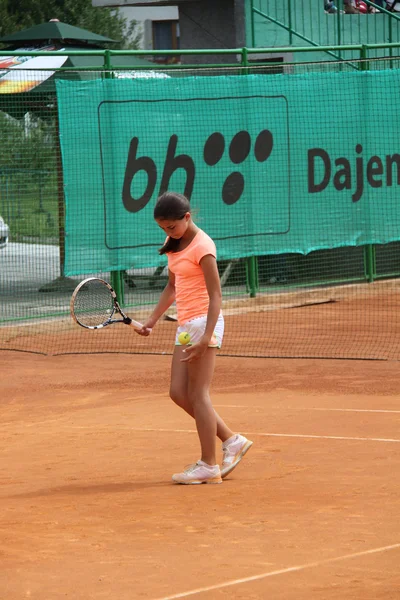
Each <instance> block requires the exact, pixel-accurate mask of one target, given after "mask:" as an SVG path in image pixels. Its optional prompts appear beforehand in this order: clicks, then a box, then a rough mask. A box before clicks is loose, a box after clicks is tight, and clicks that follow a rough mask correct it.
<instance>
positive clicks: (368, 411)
mask: <svg viewBox="0 0 400 600" xmlns="http://www.w3.org/2000/svg"><path fill="white" fill-rule="evenodd" d="M294 410H320V411H325V410H333V411H337V412H360V413H390V414H400V410H384V409H383V410H380V409H379V410H378V409H369V408H295V409H294Z"/></svg>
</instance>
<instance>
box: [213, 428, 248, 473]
mask: <svg viewBox="0 0 400 600" xmlns="http://www.w3.org/2000/svg"><path fill="white" fill-rule="evenodd" d="M252 445H253V442H251V441H250V440H248V439H246V438H245V437H244V436H243V435H240V434H238V433H237V434H236V435H234V436H232V437H230V438H229V440H226V442H224V443H223V444H222V452H223V454H224V457H223V460H222V468H221V477H226V476H227V475H229V473H231V472H232V471H233V469H234V468H235V467H237V465H238V464H239V463H240V461H241V460H242V458H243V456H244V455H245V454H246V452H248V451H249V450H250V448H251V447H252Z"/></svg>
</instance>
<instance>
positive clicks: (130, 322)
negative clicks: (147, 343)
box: [124, 317, 143, 331]
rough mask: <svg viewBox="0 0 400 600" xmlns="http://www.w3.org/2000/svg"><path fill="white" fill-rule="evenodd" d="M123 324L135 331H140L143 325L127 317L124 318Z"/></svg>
mask: <svg viewBox="0 0 400 600" xmlns="http://www.w3.org/2000/svg"><path fill="white" fill-rule="evenodd" d="M124 323H125V325H130V326H131V327H133V328H134V329H136V331H140V330H141V329H143V325H142V324H141V323H139V321H135V320H134V319H130V318H129V317H126V318H125V319H124Z"/></svg>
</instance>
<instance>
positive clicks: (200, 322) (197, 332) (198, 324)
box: [175, 315, 225, 348]
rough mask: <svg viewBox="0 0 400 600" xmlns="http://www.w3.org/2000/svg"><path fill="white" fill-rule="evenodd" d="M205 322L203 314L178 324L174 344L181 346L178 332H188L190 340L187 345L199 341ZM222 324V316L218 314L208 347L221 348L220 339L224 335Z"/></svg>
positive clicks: (205, 318) (223, 324)
mask: <svg viewBox="0 0 400 600" xmlns="http://www.w3.org/2000/svg"><path fill="white" fill-rule="evenodd" d="M206 324H207V316H204V317H196V318H195V319H191V320H190V321H187V322H186V323H184V324H183V325H179V327H178V329H177V330H176V338H175V346H182V344H181V343H180V341H179V340H178V336H179V334H180V333H188V334H189V335H190V342H189V344H188V346H190V345H191V344H195V343H196V342H199V341H200V339H201V338H202V336H203V335H204V332H205V329H206ZM224 326H225V323H224V317H223V316H222V315H219V317H218V321H217V323H216V325H215V329H214V335H213V336H212V338H211V340H210V343H209V344H208V347H209V348H221V346H222V339H223V337H224Z"/></svg>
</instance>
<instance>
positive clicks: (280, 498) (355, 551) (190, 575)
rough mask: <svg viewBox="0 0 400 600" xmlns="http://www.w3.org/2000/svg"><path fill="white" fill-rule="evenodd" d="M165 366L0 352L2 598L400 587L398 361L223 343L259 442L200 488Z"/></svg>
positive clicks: (145, 359) (264, 595)
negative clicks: (285, 355)
mask: <svg viewBox="0 0 400 600" xmlns="http://www.w3.org/2000/svg"><path fill="white" fill-rule="evenodd" d="M169 365H170V356H144V355H136V356H135V355H130V356H129V355H81V356H53V357H44V356H38V355H31V354H23V353H17V352H6V351H5V352H1V353H0V373H1V384H0V398H1V402H0V407H1V439H2V444H1V446H2V448H1V462H0V484H1V487H0V494H1V499H0V564H1V569H0V598H1V600H23V599H24V600H25V599H27V598H28V599H30V600H58V599H65V598H70V599H73V600H92V599H93V600H94V599H95V600H103V599H107V600H132V599H136V598H138V599H140V598H143V599H151V600H158V599H167V598H171V599H172V598H186V597H190V598H198V599H199V600H214V599H217V600H218V599H220V598H221V599H222V598H224V599H226V598H229V599H231V598H235V599H236V598H237V599H239V598H240V599H245V600H248V599H249V600H255V599H271V600H275V599H276V600H398V599H399V598H400V519H399V514H400V494H399V492H400V487H399V480H400V401H399V363H398V362H382V361H381V362H362V361H329V360H284V359H282V360H280V359H279V360H278V359H269V360H268V359H250V358H243V359H240V358H225V357H219V358H218V361H217V369H216V374H215V379H214V384H213V401H214V406H215V408H216V410H217V411H218V412H220V414H221V415H222V416H223V418H224V419H225V420H226V421H227V422H228V423H229V424H230V425H231V427H232V428H233V429H234V430H237V431H241V432H243V433H244V434H246V435H247V436H248V437H249V438H250V439H252V440H254V446H253V448H252V449H251V450H250V452H249V453H248V454H247V455H246V457H245V459H244V460H243V462H242V463H241V464H240V465H239V466H238V468H237V469H236V470H235V471H234V472H233V473H232V474H231V475H230V477H228V478H227V479H226V480H225V481H224V483H223V484H222V485H201V486H179V485H174V484H172V483H171V475H172V473H174V472H176V471H179V470H181V469H182V468H183V467H184V466H185V465H187V464H188V463H191V462H194V461H195V460H196V459H197V458H198V457H199V446H198V440H197V435H196V432H195V426H194V422H193V421H192V420H191V419H190V418H189V417H188V416H186V415H185V414H184V413H183V412H182V411H181V410H180V409H179V408H177V407H176V406H175V405H174V404H173V403H172V402H171V401H170V400H168V397H167V391H168V379H169ZM218 449H219V456H220V446H219V445H218Z"/></svg>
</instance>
